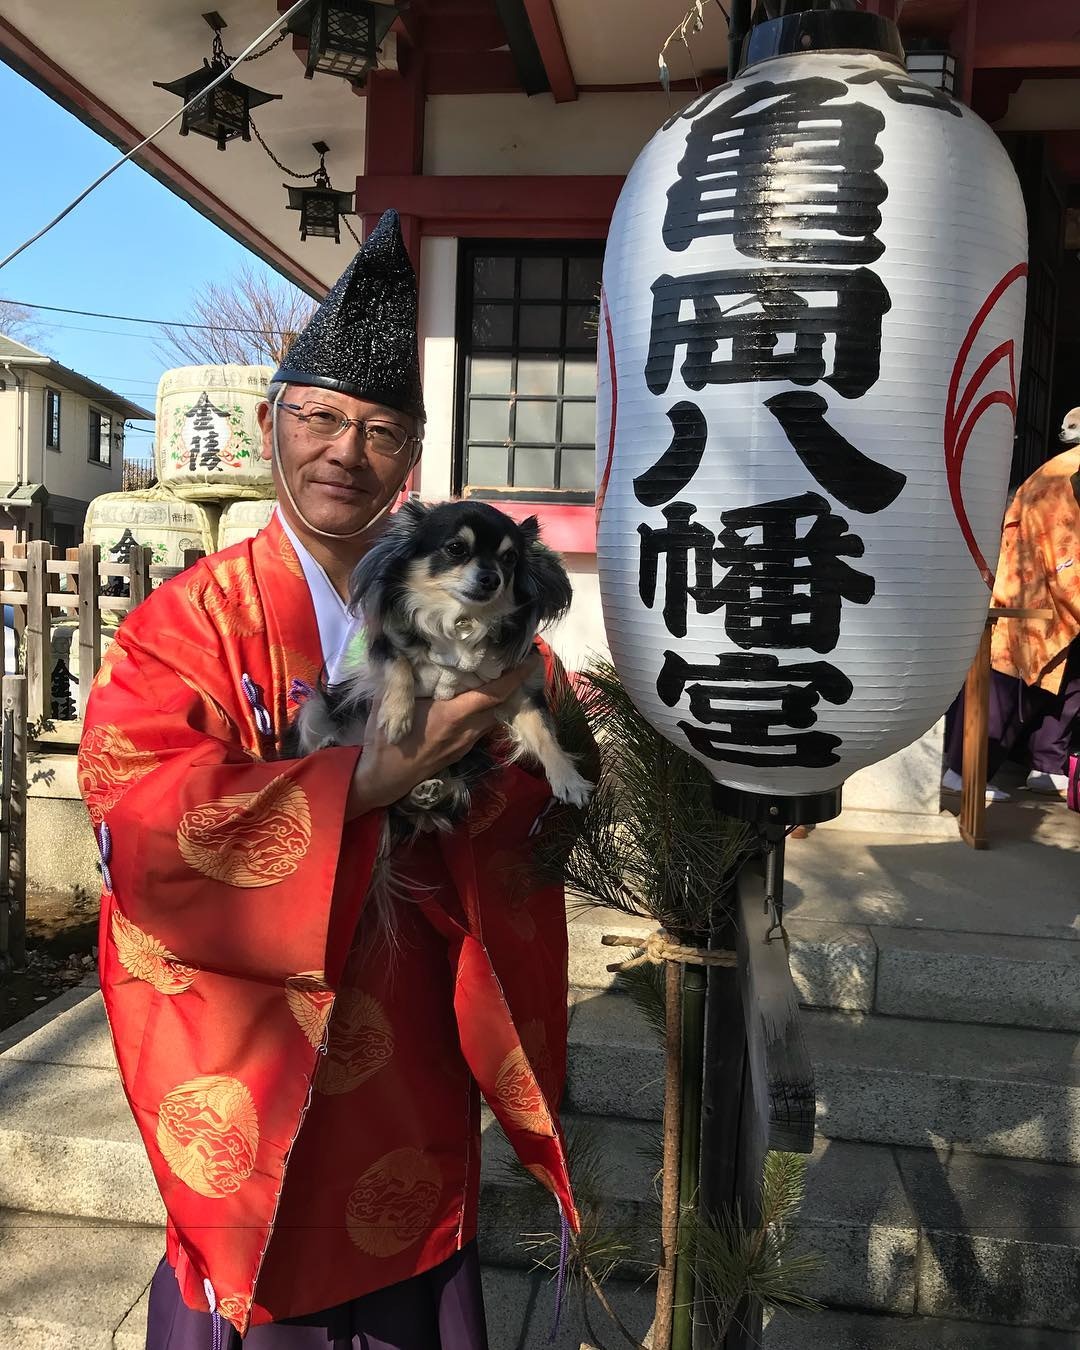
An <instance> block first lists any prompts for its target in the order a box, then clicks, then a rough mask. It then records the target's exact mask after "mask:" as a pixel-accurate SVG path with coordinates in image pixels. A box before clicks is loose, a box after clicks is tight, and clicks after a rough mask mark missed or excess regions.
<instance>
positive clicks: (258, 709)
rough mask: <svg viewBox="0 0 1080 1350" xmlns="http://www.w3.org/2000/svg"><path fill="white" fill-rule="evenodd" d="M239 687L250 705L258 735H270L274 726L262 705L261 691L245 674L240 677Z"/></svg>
mask: <svg viewBox="0 0 1080 1350" xmlns="http://www.w3.org/2000/svg"><path fill="white" fill-rule="evenodd" d="M240 687H241V689H243V691H244V693H245V694H246V695H247V701H248V702H249V703H250V704H251V711H252V712H253V713H254V714H255V725H256V726H257V727H258V728H259V735H260V736H270V735H272V734H273V730H274V724H273V722H271V721H270V714H269V713H268V712H267V711H266V708H265V706H264V704H263V701H262V690H261V689H260V688H259V686H258V685H257V684H256V683H255V681H254V680H253V679H252V678H251V676H250V675H248V674H247V672H245V673H244V674H243V675H241V676H240Z"/></svg>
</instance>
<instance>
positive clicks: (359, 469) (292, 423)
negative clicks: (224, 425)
mask: <svg viewBox="0 0 1080 1350" xmlns="http://www.w3.org/2000/svg"><path fill="white" fill-rule="evenodd" d="M281 403H282V404H291V405H295V406H302V407H303V408H304V413H305V414H310V413H312V411H313V407H312V405H315V404H318V405H319V406H320V407H321V408H324V409H331V410H333V411H334V412H340V413H341V414H343V415H344V416H345V417H354V418H365V419H373V420H375V421H377V422H379V423H382V424H385V425H386V426H387V427H388V428H396V429H398V430H399V431H400V433H401V435H402V436H404V435H408V436H413V435H415V433H416V424H415V421H414V419H413V418H411V417H408V416H407V415H406V414H405V413H401V412H397V411H396V410H394V409H393V408H386V407H383V406H381V405H380V404H378V403H365V402H364V401H363V400H362V399H358V398H352V397H351V396H350V395H349V394H341V393H337V392H335V391H334V390H330V389H316V388H312V387H309V386H307V385H295V384H290V385H289V386H288V387H287V389H286V390H285V393H284V395H283V396H282V399H281ZM258 417H259V427H260V430H261V431H262V438H263V444H262V455H263V458H264V459H268V460H271V462H272V461H273V445H272V438H271V427H272V423H271V413H270V405H269V404H268V403H266V402H265V401H264V402H263V403H260V404H259V410H258ZM277 419H278V449H279V452H280V457H281V463H280V464H279V465H274V476H275V480H276V479H277V475H278V474H279V473H281V474H284V475H285V478H286V481H287V483H288V486H289V489H290V491H291V492H292V495H293V499H294V501H295V502H296V505H297V506H298V507H299V509H300V511H301V513H302V514H303V516H304V518H305V520H306V521H307V522H308V523H309V524H311V525H313V526H314V527H315V528H316V529H317V530H325V531H326V532H327V533H328V534H341V535H346V534H352V533H353V532H354V531H356V530H362V529H363V528H364V526H365V525H366V524H368V522H369V521H370V520H371V519H372V518H373V517H374V516H375V515H377V514H378V512H379V511H380V510H381V509H382V507H383V506H385V505H386V503H387V502H388V501H390V500H391V499H392V498H393V497H395V496H396V495H397V493H398V492H399V491H400V490H401V488H402V486H403V485H404V482H405V477H406V475H407V474H408V471H409V466H410V463H411V462H412V456H413V452H414V451H415V449H416V445H415V442H411V441H410V442H408V443H407V444H406V445H405V447H404V448H403V449H402V450H401V451H400V452H398V453H397V454H380V453H378V452H376V451H375V450H374V449H373V448H372V447H371V445H370V444H369V443H368V442H366V441H365V440H364V433H363V431H362V430H361V428H360V427H356V426H350V427H348V428H347V429H346V430H345V431H344V432H342V434H341V435H340V436H338V437H336V438H335V439H332V440H331V439H327V438H326V437H325V436H320V435H318V434H317V432H316V429H315V428H316V427H317V426H319V425H320V423H322V422H325V421H329V420H331V419H328V418H326V417H325V416H320V415H318V414H316V416H315V417H312V418H310V419H309V420H306V421H305V420H303V418H301V417H297V416H296V414H295V412H294V411H292V410H291V409H290V408H288V407H283V406H280V405H279V407H278V411H277ZM278 498H279V501H280V503H281V509H282V510H283V511H284V512H285V514H286V516H287V517H288V519H289V523H290V524H291V525H293V527H294V528H296V529H299V530H302V529H303V526H304V521H302V520H301V521H296V520H293V518H292V512H291V511H290V509H289V502H288V499H287V498H286V496H285V494H284V493H283V492H282V491H281V489H280V485H279V486H278Z"/></svg>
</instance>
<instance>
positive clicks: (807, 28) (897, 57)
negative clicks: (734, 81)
mask: <svg viewBox="0 0 1080 1350" xmlns="http://www.w3.org/2000/svg"><path fill="white" fill-rule="evenodd" d="M823 51H833V52H835V51H863V52H874V53H876V54H877V55H878V56H884V57H886V58H888V59H889V60H892V61H895V62H897V64H898V65H900V66H903V64H904V45H903V43H902V42H901V41H900V33H899V30H898V29H897V27H896V24H895V23H893V21H892V20H891V19H886V18H883V17H882V16H881V15H879V14H868V13H867V12H866V11H865V10H857V9H854V8H849V7H847V6H846V5H845V6H844V7H843V8H841V7H839V6H838V7H836V8H829V9H805V10H796V11H795V12H792V13H788V14H784V15H782V16H781V17H780V18H778V19H766V20H765V21H764V22H762V23H758V24H755V25H754V26H753V27H752V28H751V29H750V31H749V33H747V35H746V38H745V41H744V42H743V49H742V60H741V61H740V63H739V69H740V71H742V70H746V69H747V67H749V66H755V65H757V64H758V62H759V61H770V60H772V58H773V57H776V56H789V55H791V54H793V53H795V52H823Z"/></svg>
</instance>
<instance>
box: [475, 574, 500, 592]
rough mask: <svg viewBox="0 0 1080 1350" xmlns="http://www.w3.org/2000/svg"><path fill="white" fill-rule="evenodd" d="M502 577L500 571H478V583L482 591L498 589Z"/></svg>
mask: <svg viewBox="0 0 1080 1350" xmlns="http://www.w3.org/2000/svg"><path fill="white" fill-rule="evenodd" d="M501 581H502V577H500V576H499V574H498V572H477V574H476V584H477V585H478V586H479V587H480V589H481V590H482V591H497V590H498V589H499V583H500V582H501Z"/></svg>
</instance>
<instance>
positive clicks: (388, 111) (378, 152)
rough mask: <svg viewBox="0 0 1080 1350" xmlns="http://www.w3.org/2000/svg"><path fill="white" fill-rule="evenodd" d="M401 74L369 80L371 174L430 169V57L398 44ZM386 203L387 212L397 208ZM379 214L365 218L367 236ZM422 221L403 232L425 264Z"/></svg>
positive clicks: (405, 220) (379, 73)
mask: <svg viewBox="0 0 1080 1350" xmlns="http://www.w3.org/2000/svg"><path fill="white" fill-rule="evenodd" d="M398 61H399V66H400V69H398V70H375V71H372V73H371V74H370V75H369V76H368V78H367V85H366V90H367V94H366V101H367V125H366V128H365V133H364V173H365V174H419V173H422V172H423V168H424V102H425V93H424V58H423V55H422V54H421V53H420V52H418V51H416V49H415V48H413V47H410V46H408V45H407V44H406V43H404V42H402V41H399V42H398ZM395 205H396V203H395V202H390V201H388V202H385V203H383V210H387V209H388V208H389V207H391V206H395ZM377 219H378V217H377V216H376V215H365V216H364V218H363V221H364V232H365V234H366V233H367V231H368V230H370V229H371V227H372V226H373V225H374V224H375V222H376V220H377ZM420 224H421V223H420V220H419V218H418V217H417V216H414V215H403V216H402V217H401V233H402V235H403V236H404V239H405V245H406V247H407V248H408V250H409V255H410V256H411V258H412V260H413V266H414V267H416V268H417V269H419V266H420V233H421V229H420Z"/></svg>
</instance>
